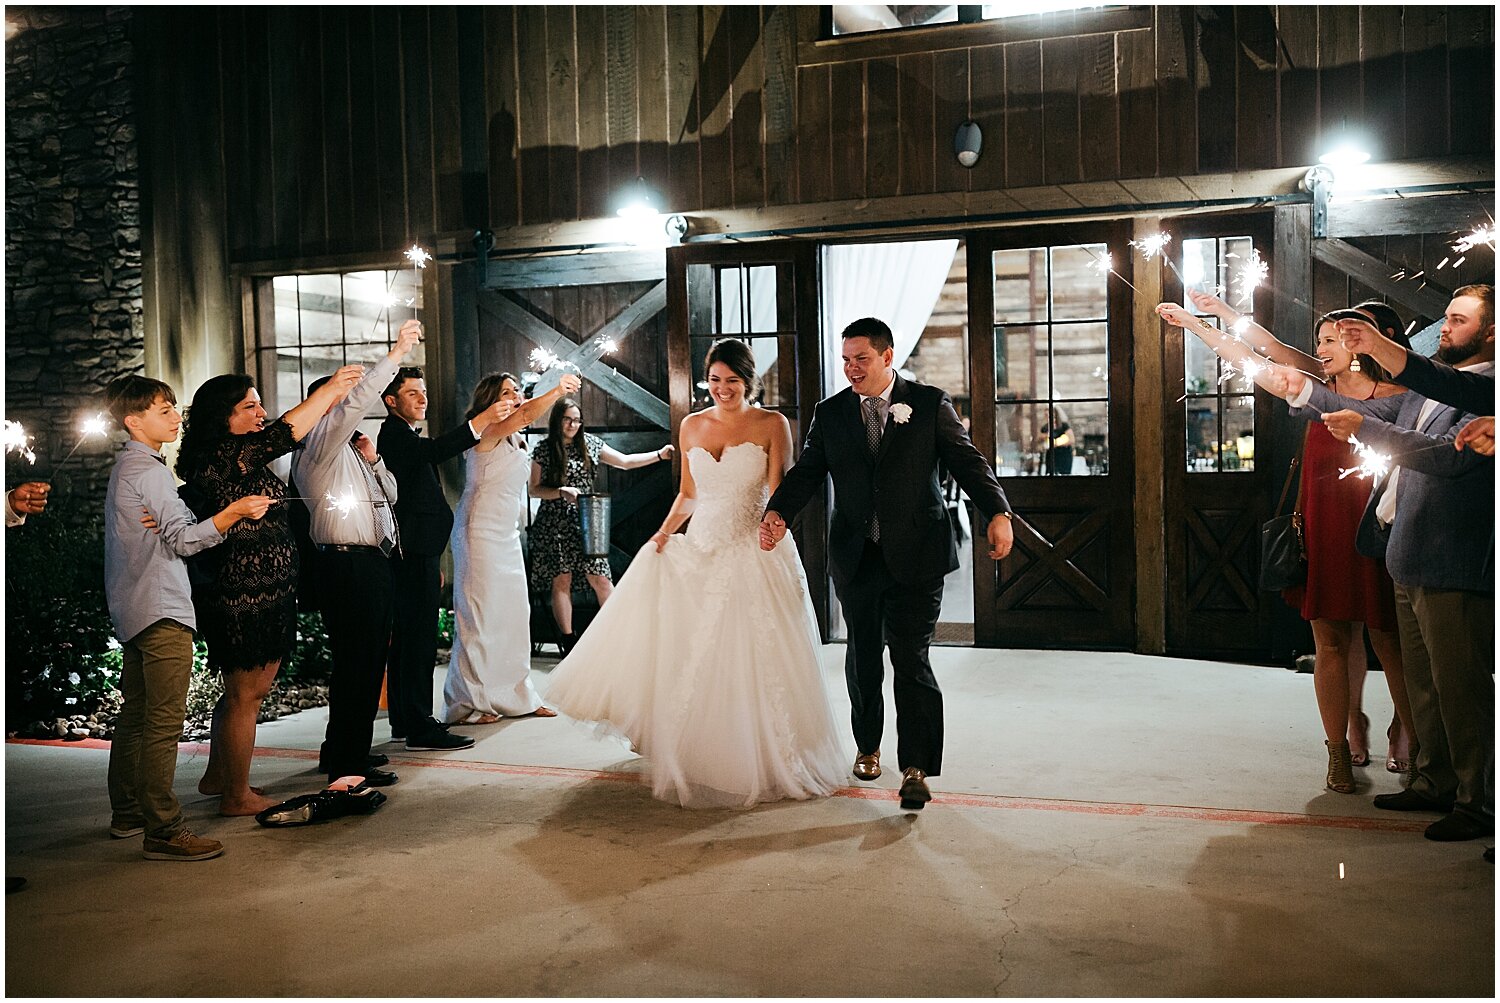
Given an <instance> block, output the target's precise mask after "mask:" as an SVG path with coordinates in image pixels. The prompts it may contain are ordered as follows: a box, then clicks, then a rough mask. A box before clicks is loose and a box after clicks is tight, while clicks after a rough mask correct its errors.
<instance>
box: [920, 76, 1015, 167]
mask: <svg viewBox="0 0 1500 1003" xmlns="http://www.w3.org/2000/svg"><path fill="white" fill-rule="evenodd" d="M972 51H973V50H972V49H956V50H954V51H952V52H939V53H937V55H936V56H934V58H933V67H932V97H933V105H932V107H933V145H934V150H933V159H934V161H935V163H934V165H933V178H932V186H933V189H934V190H935V191H940V192H961V191H964V190H966V189H967V188H968V187H969V168H967V167H964V166H963V165H961V164H960V163H959V162H958V158H957V157H956V156H954V153H953V134H954V132H955V131H957V129H958V126H959V124H960V123H961V122H963V121H964V120H965V119H967V118H969V117H970V115H969V54H970V53H971V52H972ZM980 130H981V131H983V130H984V127H983V126H980ZM998 136H999V132H998V131H997V132H994V133H987V134H986V135H985V137H984V142H983V145H982V146H981V149H980V159H981V160H983V159H984V158H985V157H988V156H994V154H995V145H996V143H995V140H996V139H997V138H998ZM999 145H1000V149H1001V151H1004V149H1005V146H1004V144H1003V143H1002V144H999ZM1002 155H1003V154H1002ZM976 166H977V165H976Z"/></svg>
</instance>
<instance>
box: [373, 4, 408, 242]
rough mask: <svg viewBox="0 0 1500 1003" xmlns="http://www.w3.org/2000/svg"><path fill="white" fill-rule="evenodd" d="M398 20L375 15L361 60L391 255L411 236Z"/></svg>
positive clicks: (379, 207) (380, 209) (378, 208)
mask: <svg viewBox="0 0 1500 1003" xmlns="http://www.w3.org/2000/svg"><path fill="white" fill-rule="evenodd" d="M400 66H401V24H400V21H399V20H398V19H397V18H396V17H394V16H392V15H390V14H386V15H384V16H381V15H379V14H378V13H377V14H376V15H374V51H373V54H372V55H371V57H370V59H369V61H368V63H367V64H366V68H367V71H368V73H367V76H368V77H369V78H370V79H371V80H372V85H371V87H370V89H369V90H368V91H366V92H365V94H366V96H367V100H369V101H370V102H371V103H372V105H373V109H374V113H375V133H374V136H375V163H374V164H373V165H371V169H372V170H373V171H374V172H375V176H376V178H377V179H378V184H379V192H380V198H379V201H378V202H377V203H375V205H374V206H373V207H372V208H373V210H374V212H375V214H376V215H377V216H378V221H379V229H380V247H381V248H382V249H383V250H387V251H389V252H390V253H392V254H394V253H395V252H396V251H397V250H398V249H400V248H401V247H404V246H406V245H407V243H409V241H410V239H411V229H410V227H408V225H407V220H406V138H405V133H406V129H405V124H404V123H405V121H406V107H405V102H404V101H403V99H402V96H401V95H402V86H401V71H400V69H399V67H400Z"/></svg>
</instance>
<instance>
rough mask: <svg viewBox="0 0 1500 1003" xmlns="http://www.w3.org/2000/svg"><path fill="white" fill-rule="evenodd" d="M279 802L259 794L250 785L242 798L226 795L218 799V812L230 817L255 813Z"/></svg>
mask: <svg viewBox="0 0 1500 1003" xmlns="http://www.w3.org/2000/svg"><path fill="white" fill-rule="evenodd" d="M279 804H281V802H280V801H273V800H272V799H270V798H268V797H265V796H263V795H261V794H260V793H259V792H258V791H256V789H255V788H254V787H252V788H250V791H249V793H248V794H247V796H246V797H245V798H243V799H240V798H228V797H226V798H225V799H224V800H223V801H220V802H219V814H220V815H227V816H229V817H231V818H234V817H237V816H240V815H255V814H257V813H259V812H263V811H265V810H266V809H267V808H271V807H274V806H275V805H279Z"/></svg>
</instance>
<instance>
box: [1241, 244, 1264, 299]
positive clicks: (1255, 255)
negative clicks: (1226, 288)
mask: <svg viewBox="0 0 1500 1003" xmlns="http://www.w3.org/2000/svg"><path fill="white" fill-rule="evenodd" d="M1270 275H1271V266H1270V265H1269V264H1267V263H1266V261H1265V259H1264V258H1262V257H1261V256H1260V249H1259V248H1251V250H1250V257H1249V258H1247V259H1246V260H1245V263H1244V264H1243V265H1242V266H1240V281H1241V282H1243V283H1244V285H1245V294H1249V293H1253V292H1255V290H1256V288H1257V287H1259V286H1260V284H1261V283H1262V282H1265V281H1266V279H1267V278H1269V277H1270Z"/></svg>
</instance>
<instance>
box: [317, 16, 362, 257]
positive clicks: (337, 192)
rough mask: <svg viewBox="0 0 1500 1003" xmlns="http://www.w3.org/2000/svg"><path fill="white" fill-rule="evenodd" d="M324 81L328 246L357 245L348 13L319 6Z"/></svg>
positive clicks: (324, 146)
mask: <svg viewBox="0 0 1500 1003" xmlns="http://www.w3.org/2000/svg"><path fill="white" fill-rule="evenodd" d="M317 10H318V11H319V13H320V17H319V20H320V22H321V25H320V31H319V36H320V37H319V41H320V43H321V50H322V51H321V53H320V55H321V58H322V62H321V65H322V71H323V72H322V78H323V129H322V134H321V135H320V137H319V141H320V143H321V145H322V147H323V150H324V154H323V178H324V189H325V194H324V198H325V204H326V205H327V210H328V231H327V237H326V241H325V243H326V244H327V246H328V247H330V248H333V247H349V246H352V245H353V243H354V216H355V202H354V164H353V160H352V159H351V158H352V151H353V149H354V137H353V136H352V135H351V134H350V122H351V116H350V114H349V112H350V103H349V23H348V22H349V17H348V15H349V11H348V9H347V8H343V7H319V8H317Z"/></svg>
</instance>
